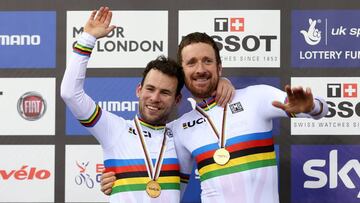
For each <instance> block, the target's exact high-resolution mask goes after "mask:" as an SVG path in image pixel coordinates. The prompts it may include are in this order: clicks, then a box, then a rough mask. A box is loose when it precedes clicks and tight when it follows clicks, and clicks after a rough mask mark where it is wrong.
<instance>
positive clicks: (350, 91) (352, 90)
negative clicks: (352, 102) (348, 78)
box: [343, 83, 357, 98]
mask: <svg viewBox="0 0 360 203" xmlns="http://www.w3.org/2000/svg"><path fill="white" fill-rule="evenodd" d="M343 91H344V92H343V95H344V97H355V98H356V97H357V84H356V83H344V88H343Z"/></svg>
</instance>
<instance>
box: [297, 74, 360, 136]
mask: <svg viewBox="0 0 360 203" xmlns="http://www.w3.org/2000/svg"><path fill="white" fill-rule="evenodd" d="M359 81H360V79H359V78H355V77H346V78H345V77H343V78H341V77H328V78H314V77H309V78H292V79H291V84H292V85H295V86H296V85H301V86H303V87H311V89H312V92H313V94H314V95H316V96H318V97H321V98H323V99H324V100H325V102H326V103H327V104H328V109H329V111H328V114H327V115H326V116H325V117H324V118H322V119H320V120H310V119H305V118H295V119H291V123H292V134H293V133H294V132H296V134H309V135H313V134H322V135H324V134H326V135H358V134H359V133H358V132H360V120H359V118H360V100H359V94H358V86H359V84H360V83H359Z"/></svg>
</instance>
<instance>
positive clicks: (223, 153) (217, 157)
mask: <svg viewBox="0 0 360 203" xmlns="http://www.w3.org/2000/svg"><path fill="white" fill-rule="evenodd" d="M213 158H214V161H215V163H217V164H219V165H222V166H223V165H225V164H226V163H227V162H229V160H230V153H229V152H228V150H226V149H225V148H220V149H217V150H216V151H215V153H214V156H213Z"/></svg>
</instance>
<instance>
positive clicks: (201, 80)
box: [196, 78, 207, 82]
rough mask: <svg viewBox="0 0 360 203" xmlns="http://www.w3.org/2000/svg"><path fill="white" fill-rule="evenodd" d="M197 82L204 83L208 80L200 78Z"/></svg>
mask: <svg viewBox="0 0 360 203" xmlns="http://www.w3.org/2000/svg"><path fill="white" fill-rule="evenodd" d="M196 81H199V82H204V81H207V79H206V78H198V79H196Z"/></svg>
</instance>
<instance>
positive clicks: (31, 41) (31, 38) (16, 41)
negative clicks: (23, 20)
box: [0, 35, 41, 46]
mask: <svg viewBox="0 0 360 203" xmlns="http://www.w3.org/2000/svg"><path fill="white" fill-rule="evenodd" d="M40 43H41V37H40V35H0V45H2V46H15V45H17V46H24V45H31V46H37V45H40Z"/></svg>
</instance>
